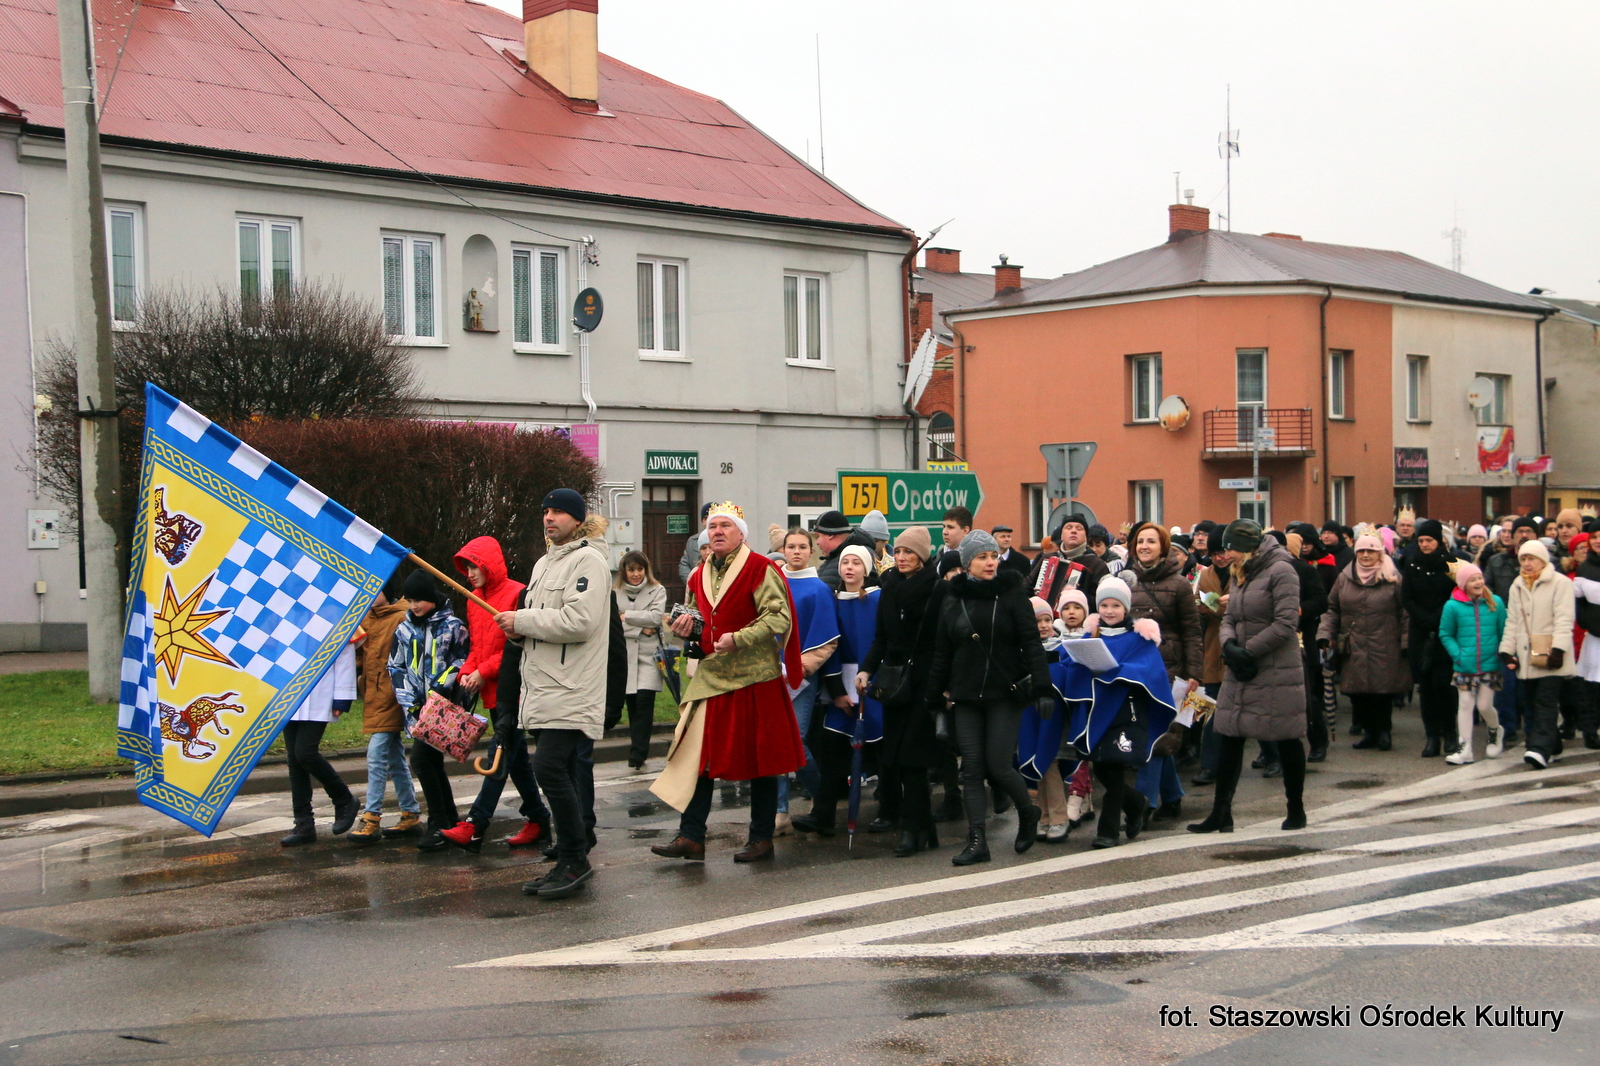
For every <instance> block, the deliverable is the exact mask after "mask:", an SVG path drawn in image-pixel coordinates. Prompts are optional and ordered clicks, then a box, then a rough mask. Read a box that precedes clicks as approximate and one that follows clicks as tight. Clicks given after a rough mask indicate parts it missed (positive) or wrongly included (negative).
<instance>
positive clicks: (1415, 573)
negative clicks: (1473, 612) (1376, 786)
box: [1400, 518, 1456, 759]
mask: <svg viewBox="0 0 1600 1066" xmlns="http://www.w3.org/2000/svg"><path fill="white" fill-rule="evenodd" d="M1451 558H1452V557H1451V555H1450V553H1449V552H1448V551H1447V550H1446V548H1445V545H1444V527H1442V526H1441V525H1440V524H1439V523H1438V522H1436V521H1434V520H1433V519H1431V518H1429V519H1424V520H1423V521H1421V522H1418V523H1417V532H1416V539H1415V540H1414V541H1413V543H1412V546H1411V548H1410V549H1409V550H1408V551H1406V553H1405V554H1404V555H1402V556H1401V557H1400V603H1401V605H1402V606H1404V607H1405V609H1406V615H1407V616H1408V617H1409V618H1410V620H1411V631H1410V634H1409V635H1410V640H1409V643H1408V646H1409V647H1410V649H1411V676H1412V677H1414V678H1416V681H1417V699H1418V702H1419V703H1420V704H1421V705H1422V728H1423V731H1424V732H1425V733H1426V734H1427V736H1428V740H1427V743H1426V744H1425V745H1424V746H1423V749H1422V757H1423V758H1424V759H1431V758H1434V757H1436V756H1438V755H1440V754H1441V753H1442V752H1444V751H1445V750H1447V749H1448V750H1450V751H1454V750H1455V746H1456V740H1455V733H1456V719H1455V706H1456V694H1455V689H1454V688H1453V687H1451V684H1450V675H1451V671H1452V669H1453V667H1452V666H1451V664H1450V656H1449V654H1448V653H1447V652H1446V651H1445V650H1444V645H1442V644H1440V643H1439V619H1440V618H1441V617H1442V616H1443V615H1444V605H1445V604H1446V603H1447V602H1449V599H1450V596H1451V594H1452V593H1454V592H1455V590H1456V581H1455V578H1453V577H1451V576H1450V562H1451Z"/></svg>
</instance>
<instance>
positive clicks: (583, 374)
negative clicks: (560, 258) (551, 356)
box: [573, 237, 598, 423]
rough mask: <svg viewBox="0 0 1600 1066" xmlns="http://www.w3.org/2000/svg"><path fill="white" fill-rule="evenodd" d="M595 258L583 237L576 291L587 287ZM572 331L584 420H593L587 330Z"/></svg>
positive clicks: (588, 240) (591, 242) (589, 242)
mask: <svg viewBox="0 0 1600 1066" xmlns="http://www.w3.org/2000/svg"><path fill="white" fill-rule="evenodd" d="M594 258H595V252H594V238H593V237H585V238H584V239H583V251H582V253H581V254H579V256H578V291H579V292H582V291H583V290H584V289H587V288H588V287H589V263H590V260H591V259H594ZM573 332H574V333H576V334H577V335H578V390H579V391H580V392H581V393H582V394H583V402H584V404H585V406H587V407H588V408H589V415H588V417H587V418H585V419H584V421H585V422H590V423H592V422H594V421H595V412H596V410H598V409H597V408H596V407H595V402H594V394H593V392H592V391H591V390H590V387H589V331H588V330H584V329H578V328H577V327H576V326H574V327H573Z"/></svg>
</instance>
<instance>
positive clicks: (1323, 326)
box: [1317, 285, 1350, 522]
mask: <svg viewBox="0 0 1600 1066" xmlns="http://www.w3.org/2000/svg"><path fill="white" fill-rule="evenodd" d="M1331 299H1333V286H1332V285H1329V286H1328V291H1327V294H1326V295H1324V296H1323V297H1322V303H1320V304H1318V305H1317V341H1318V344H1320V345H1321V347H1320V348H1319V350H1318V352H1317V358H1318V359H1320V360H1321V361H1322V520H1323V521H1324V522H1326V521H1328V520H1329V519H1330V518H1332V517H1333V475H1332V474H1330V473H1329V472H1328V462H1329V460H1330V458H1331V456H1329V455H1328V301H1329V300H1331ZM1349 379H1350V368H1349V367H1345V380H1346V381H1348V380H1349ZM1348 399H1349V398H1348V397H1346V400H1347V401H1348Z"/></svg>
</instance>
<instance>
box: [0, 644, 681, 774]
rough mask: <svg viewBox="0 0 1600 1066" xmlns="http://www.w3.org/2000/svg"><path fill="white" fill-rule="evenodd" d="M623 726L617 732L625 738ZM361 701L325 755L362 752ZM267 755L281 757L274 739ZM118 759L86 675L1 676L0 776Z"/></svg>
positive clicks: (668, 705)
mask: <svg viewBox="0 0 1600 1066" xmlns="http://www.w3.org/2000/svg"><path fill="white" fill-rule="evenodd" d="M655 709H656V721H657V722H668V723H671V722H676V721H677V720H678V705H677V704H676V703H674V702H673V700H672V695H671V694H670V693H668V692H666V691H664V690H663V691H661V692H658V693H657V694H656V708H655ZM626 730H627V723H626V722H624V723H623V724H622V725H621V726H620V727H619V728H618V729H617V730H614V732H615V733H617V734H625V733H626ZM366 746H367V739H366V737H364V736H363V735H362V733H361V701H359V700H357V701H356V703H355V705H354V706H352V707H351V708H350V711H349V713H347V714H345V715H343V716H342V717H341V718H340V719H339V720H338V721H337V722H334V723H332V724H331V725H329V726H328V731H327V733H325V734H324V735H323V739H322V749H323V750H324V751H340V750H350V749H355V748H365V747H366ZM268 754H269V755H282V754H283V743H282V741H276V742H274V743H273V745H272V747H271V748H270V749H269V751H268ZM127 765H128V763H127V761H126V760H124V759H119V758H117V708H116V706H115V705H107V706H101V705H96V704H94V703H92V702H90V700H89V675H88V673H87V672H86V671H83V670H46V671H43V672H41V673H36V674H0V774H31V773H44V772H49V771H56V770H87V769H93V768H97V767H101V766H106V767H125V766H127Z"/></svg>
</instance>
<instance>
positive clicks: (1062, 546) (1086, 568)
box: [1024, 512, 1111, 606]
mask: <svg viewBox="0 0 1600 1066" xmlns="http://www.w3.org/2000/svg"><path fill="white" fill-rule="evenodd" d="M1054 539H1055V542H1056V544H1057V545H1058V547H1057V548H1056V550H1055V552H1054V553H1053V554H1051V555H1045V554H1044V553H1042V552H1041V553H1040V555H1039V558H1037V559H1035V560H1034V563H1033V566H1032V567H1031V568H1030V569H1029V570H1028V579H1027V582H1026V584H1025V586H1024V587H1025V588H1026V589H1027V590H1028V592H1029V593H1030V594H1031V595H1034V596H1038V597H1039V598H1040V599H1042V600H1044V601H1045V602H1046V603H1048V604H1051V605H1052V606H1054V605H1055V604H1056V603H1057V602H1058V601H1059V600H1060V598H1061V593H1062V590H1064V589H1068V588H1078V589H1082V590H1083V594H1084V595H1085V596H1087V597H1088V598H1089V602H1090V603H1098V602H1099V601H1098V600H1096V599H1095V598H1094V590H1095V587H1096V586H1097V585H1099V584H1100V579H1101V578H1103V577H1107V576H1109V575H1110V573H1111V570H1110V568H1109V567H1107V566H1106V563H1105V560H1104V559H1102V558H1100V556H1098V555H1096V554H1095V553H1094V552H1092V551H1090V550H1089V519H1088V518H1086V517H1085V516H1084V515H1082V514H1080V513H1078V512H1073V513H1072V514H1069V515H1067V517H1066V518H1064V519H1063V520H1062V522H1061V524H1060V525H1059V526H1057V527H1056V530H1055V537H1054Z"/></svg>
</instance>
